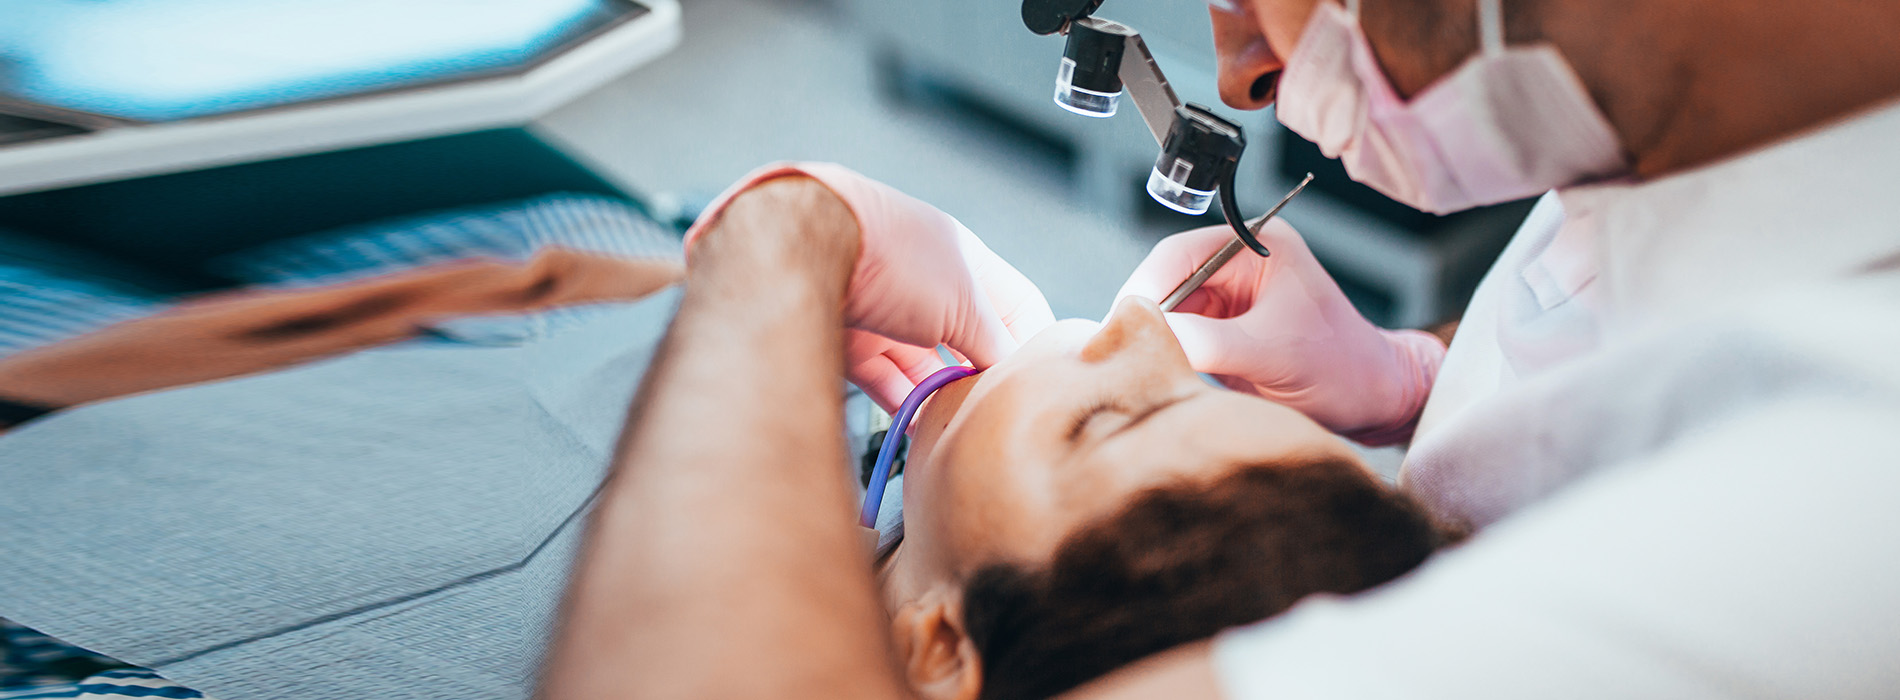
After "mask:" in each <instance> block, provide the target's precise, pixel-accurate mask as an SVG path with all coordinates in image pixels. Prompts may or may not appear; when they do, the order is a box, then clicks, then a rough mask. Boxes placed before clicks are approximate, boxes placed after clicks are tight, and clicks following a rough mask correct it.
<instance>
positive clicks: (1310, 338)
mask: <svg viewBox="0 0 1900 700" xmlns="http://www.w3.org/2000/svg"><path fill="white" fill-rule="evenodd" d="M1233 236H1234V233H1233V230H1232V229H1229V228H1228V227H1226V226H1215V227H1209V228H1203V229H1196V230H1193V231H1188V232H1185V233H1179V234H1175V235H1173V236H1169V237H1168V238H1167V239H1165V240H1163V241H1161V243H1159V244H1157V245H1156V246H1155V248H1154V250H1153V251H1152V252H1150V253H1149V254H1148V258H1147V259H1146V260H1143V261H1142V263H1141V265H1140V266H1139V267H1137V268H1135V272H1134V274H1133V275H1131V276H1130V277H1129V279H1128V282H1127V283H1125V284H1123V285H1122V289H1121V293H1120V294H1119V295H1117V298H1119V297H1121V296H1128V295H1137V296H1142V297H1147V298H1149V299H1161V298H1163V297H1165V296H1167V294H1168V292H1170V291H1173V290H1174V287H1175V285H1178V284H1180V283H1181V281H1182V280H1184V279H1187V276H1188V275H1189V274H1190V273H1192V272H1193V271H1194V268H1195V267H1197V266H1198V265H1200V264H1201V261H1203V260H1206V259H1207V258H1208V256H1210V255H1213V254H1214V251H1216V250H1219V249H1220V247H1221V246H1222V245H1225V244H1226V243H1227V241H1228V239H1231V238H1233ZM1260 239H1261V242H1263V243H1265V244H1266V245H1267V248H1268V249H1269V250H1272V251H1273V255H1272V256H1271V257H1266V258H1262V257H1260V256H1258V255H1254V254H1253V253H1250V252H1245V251H1243V252H1241V254H1240V255H1238V256H1236V257H1235V258H1234V259H1233V261H1232V262H1229V263H1228V264H1227V266H1226V267H1223V268H1221V270H1220V272H1217V273H1215V274H1214V277H1213V278H1212V279H1209V280H1208V281H1207V284H1204V285H1202V286H1201V288H1200V289H1199V290H1197V291H1195V292H1194V293H1193V294H1190V295H1188V297H1187V299H1185V300H1183V301H1182V302H1181V305H1180V306H1179V307H1177V308H1176V309H1175V312H1174V313H1170V314H1168V325H1169V326H1170V327H1172V328H1173V329H1174V334H1175V336H1176V337H1177V338H1179V339H1180V341H1181V347H1182V349H1184V350H1186V351H1187V356H1188V361H1189V362H1190V363H1192V364H1193V365H1194V368H1195V369H1196V370H1198V371H1201V372H1206V373H1208V374H1212V375H1215V376H1217V377H1218V378H1220V380H1221V382H1222V383H1224V384H1226V385H1227V386H1228V387H1229V388H1232V389H1235V390H1237V391H1244V392H1247V393H1250V394H1255V395H1257V396H1261V397H1264V398H1267V399H1271V400H1273V401H1275V402H1278V403H1281V404H1285V405H1287V406H1290V407H1292V408H1294V409H1297V410H1299V411H1300V412H1302V413H1305V414H1306V415H1307V416H1309V417H1311V418H1312V419H1313V420H1315V421H1318V422H1319V423H1320V424H1321V425H1324V426H1326V427H1327V428H1328V429H1330V430H1332V431H1333V432H1336V433H1339V434H1341V435H1345V436H1346V437H1349V438H1352V439H1354V440H1358V441H1360V442H1363V443H1366V444H1368V445H1383V444H1391V443H1396V442H1401V441H1404V440H1406V439H1408V438H1410V437H1411V434H1412V428H1413V427H1414V426H1415V425H1416V424H1417V421H1418V413H1419V410H1420V409H1422V408H1424V406H1425V398H1426V396H1427V395H1428V394H1429V393H1430V392H1431V388H1432V382H1433V380H1435V379H1436V378H1437V375H1438V366H1439V364H1440V363H1442V362H1443V361H1444V359H1445V344H1444V343H1442V342H1440V341H1439V340H1438V338H1436V337H1434V336H1432V335H1431V334H1429V333H1424V332H1421V331H1388V330H1384V329H1381V328H1379V327H1377V326H1374V325H1372V323H1371V322H1370V321H1367V320H1366V318H1365V317H1364V316H1361V315H1360V314H1359V311H1358V310H1357V309H1355V308H1353V306H1352V303H1351V302H1349V301H1347V300H1346V295H1345V294H1343V293H1341V292H1340V291H1339V285H1338V284H1337V283H1335V282H1334V281H1333V278H1332V277H1331V276H1329V275H1327V274H1326V270H1324V269H1322V268H1321V267H1320V265H1319V261H1317V260H1315V259H1313V253H1312V251H1310V250H1308V249H1307V247H1306V241H1304V240H1302V239H1301V238H1300V235H1299V233H1298V232H1296V231H1294V230H1293V227H1292V226H1289V225H1287V224H1286V222H1284V221H1280V220H1279V219H1274V220H1272V221H1270V222H1268V223H1267V225H1266V226H1265V227H1263V228H1262V229H1261V231H1260Z"/></svg>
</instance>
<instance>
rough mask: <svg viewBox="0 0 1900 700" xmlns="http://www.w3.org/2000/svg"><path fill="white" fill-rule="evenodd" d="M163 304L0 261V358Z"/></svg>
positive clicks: (101, 286) (124, 318) (87, 282)
mask: <svg viewBox="0 0 1900 700" xmlns="http://www.w3.org/2000/svg"><path fill="white" fill-rule="evenodd" d="M161 308H164V304H163V302H161V301H159V300H157V299H153V298H149V297H140V296H135V295H133V294H130V293H126V292H123V291H120V290H116V289H112V288H110V287H106V286H104V285H100V284H97V283H94V282H92V281H90V280H83V279H78V278H74V277H67V276H64V275H59V274H55V273H49V272H45V271H41V270H38V269H34V268H32V267H27V266H24V265H14V264H8V263H7V262H6V261H0V356H5V355H9V354H12V353H16V352H19V351H21V350H25V349H28V348H33V347H38V346H40V345H45V344H47V343H52V342H56V341H60V340H65V339H67V338H70V337H73V336H75V335H79V334H81V333H85V332H87V331H91V330H95V329H98V328H102V327H104V326H108V325H111V324H114V323H118V322H120V321H125V320H129V319H134V318H138V317H140V316H145V315H148V314H151V313H153V312H155V311H157V310H159V309H161Z"/></svg>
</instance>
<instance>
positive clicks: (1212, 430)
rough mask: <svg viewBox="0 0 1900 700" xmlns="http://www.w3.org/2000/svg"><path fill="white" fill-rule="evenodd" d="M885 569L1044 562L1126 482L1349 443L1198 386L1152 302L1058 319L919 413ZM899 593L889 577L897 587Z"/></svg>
mask: <svg viewBox="0 0 1900 700" xmlns="http://www.w3.org/2000/svg"><path fill="white" fill-rule="evenodd" d="M915 425H916V429H915V433H914V443H913V448H912V452H911V454H912V457H911V463H910V466H909V467H908V469H907V472H906V474H907V475H906V476H905V480H904V500H905V507H904V520H905V541H904V543H903V545H902V546H901V548H900V550H899V553H898V554H897V556H896V558H895V559H893V561H892V562H891V564H890V567H891V572H892V573H893V575H895V576H898V577H901V578H903V579H908V580H910V581H913V582H918V581H927V580H935V581H940V582H941V581H960V580H961V579H962V578H963V577H964V576H965V575H967V574H968V573H970V572H971V571H973V570H975V569H976V568H978V567H981V566H983V565H985V564H989V563H994V562H997V561H1005V560H1006V561H1014V562H1019V563H1025V564H1031V565H1033V564H1037V563H1041V562H1044V561H1046V560H1047V559H1048V557H1049V556H1050V555H1051V554H1052V553H1053V552H1054V550H1055V548H1056V546H1057V545H1058V544H1059V543H1060V542H1061V540H1062V539H1063V538H1064V537H1065V536H1066V535H1067V534H1069V533H1070V532H1072V531H1074V530H1076V529H1077V528H1078V527H1080V526H1082V525H1083V524H1085V523H1086V522H1088V521H1090V520H1092V519H1094V518H1098V517H1104V516H1107V515H1110V514H1112V513H1114V512H1115V511H1116V510H1118V508H1119V507H1120V506H1121V505H1122V504H1123V503H1124V502H1126V501H1127V500H1128V499H1129V498H1130V497H1132V496H1133V495H1134V494H1136V493H1137V492H1139V491H1141V490H1144V489H1146V488H1149V487H1153V486H1158V485H1161V484H1164V483H1168V482H1171V481H1174V480H1179V479H1188V480H1197V481H1198V480H1203V479H1216V478H1219V477H1220V476H1223V475H1225V474H1227V473H1229V472H1231V471H1233V470H1235V469H1238V468H1241V467H1243V466H1248V465H1259V464H1272V463H1276V462H1282V461H1290V460H1293V459H1295V458H1302V457H1313V456H1322V455H1339V456H1344V457H1345V458H1347V459H1352V457H1351V455H1352V452H1351V451H1350V449H1349V448H1347V447H1346V446H1345V444H1344V443H1343V442H1341V441H1340V440H1339V439H1337V438H1335V437H1333V436H1332V435H1331V434H1330V433H1328V432H1326V431H1325V429H1323V428H1321V427H1319V425H1318V424H1315V423H1314V422H1312V421H1311V420H1308V419H1307V418H1306V417H1305V416H1303V415H1301V414H1299V413H1298V412H1295V411H1293V410H1291V409H1288V408H1285V407H1283V406H1280V405H1278V404H1275V403H1272V402H1269V401H1265V400H1262V399H1259V398H1256V397H1253V396H1248V395H1244V394H1239V393H1235V392H1232V391H1228V390H1225V389H1219V388H1216V387H1213V386H1210V385H1208V384H1207V383H1206V382H1204V381H1202V380H1201V378H1200V377H1199V376H1198V375H1196V374H1195V373H1194V371H1193V370H1192V369H1191V368H1190V367H1189V366H1188V361H1187V357H1186V356H1185V355H1184V354H1182V351H1181V347H1180V344H1179V343H1178V342H1177V341H1176V340H1175V339H1174V335H1173V333H1172V332H1171V331H1169V329H1168V326H1167V324H1166V322H1165V321H1164V320H1163V318H1162V316H1161V312H1160V310H1159V309H1157V308H1156V307H1155V305H1154V303H1153V302H1150V301H1147V300H1144V299H1128V300H1124V301H1123V302H1122V303H1121V304H1120V305H1118V306H1117V307H1116V309H1115V311H1114V313H1112V314H1111V315H1110V316H1109V318H1108V320H1107V321H1106V322H1104V323H1101V324H1097V323H1094V322H1090V321H1080V320H1076V321H1063V322H1061V323H1058V324H1056V325H1055V326H1053V327H1051V328H1049V329H1048V330H1046V331H1044V332H1043V333H1041V334H1039V335H1037V336H1036V337H1035V338H1033V339H1031V340H1030V341H1029V342H1028V343H1026V344H1024V346H1023V348H1022V349H1021V350H1019V351H1018V352H1017V353H1016V354H1015V355H1013V356H1011V357H1010V358H1009V359H1008V360H1007V361H1005V362H1003V363H1001V364H999V365H997V366H996V367H994V368H991V369H990V370H989V371H986V372H984V373H983V374H980V375H977V376H975V377H972V378H970V379H965V380H962V381H960V382H957V383H956V384H953V385H951V386H949V387H946V388H944V389H943V390H941V391H939V392H938V393H937V394H935V395H934V396H933V397H932V399H931V401H930V403H929V404H928V405H926V406H925V407H924V410H923V412H922V413H921V414H920V415H919V416H918V418H917V420H916V422H915ZM895 593H896V595H898V596H899V597H900V598H901V597H902V596H903V593H902V592H895Z"/></svg>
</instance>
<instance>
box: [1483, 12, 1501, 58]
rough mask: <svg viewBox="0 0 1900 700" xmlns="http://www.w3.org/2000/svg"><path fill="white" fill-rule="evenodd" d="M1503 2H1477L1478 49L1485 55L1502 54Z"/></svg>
mask: <svg viewBox="0 0 1900 700" xmlns="http://www.w3.org/2000/svg"><path fill="white" fill-rule="evenodd" d="M1503 2H1504V0H1478V48H1479V50H1481V51H1483V52H1484V53H1485V54H1486V55H1495V54H1500V53H1503V52H1504V8H1503V7H1502V4H1503Z"/></svg>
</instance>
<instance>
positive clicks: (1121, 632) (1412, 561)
mask: <svg viewBox="0 0 1900 700" xmlns="http://www.w3.org/2000/svg"><path fill="white" fill-rule="evenodd" d="M917 426H918V427H917V428H916V431H915V446H914V447H913V450H912V455H913V458H912V465H911V467H910V469H909V470H908V472H907V475H906V477H905V481H904V496H905V511H904V516H905V524H904V527H905V538H904V540H903V542H902V543H901V544H900V545H898V546H897V548H896V550H895V551H894V552H892V553H891V554H889V555H888V558H887V559H886V560H885V561H884V562H883V564H882V571H881V578H882V580H883V585H884V592H885V598H886V605H887V607H888V609H889V610H890V611H891V625H892V632H893V638H894V640H895V645H896V649H897V654H898V659H899V662H900V664H901V666H902V668H903V669H904V671H905V673H906V675H907V677H908V680H909V681H910V684H911V686H912V687H913V688H914V690H915V691H916V693H917V694H918V695H919V696H922V697H925V698H941V699H945V700H949V699H953V698H954V699H969V698H984V699H986V700H987V699H1008V698H1040V697H1049V696H1053V695H1056V694H1059V693H1062V692H1064V691H1067V690H1069V689H1072V688H1074V687H1076V686H1078V685H1080V684H1082V683H1084V682H1086V681H1088V680H1091V679H1093V678H1095V677H1097V676H1100V675H1103V674H1105V673H1107V672H1108V671H1111V670H1113V669H1115V668H1118V667H1120V666H1122V665H1124V664H1126V663H1130V662H1133V661H1135V660H1137V659H1140V658H1142V657H1145V656H1148V655H1150V654H1153V653H1156V652H1159V651H1163V650H1166V649H1169V648H1172V647H1174V646H1176V645H1179V644H1182V643H1186V642H1190V641H1194V640H1198V639H1204V638H1207V637H1210V636H1212V635H1213V634H1214V633H1216V632H1219V631H1220V630H1222V629H1224V628H1227V627H1231V626H1236V625H1241V624H1245V623H1249V622H1253V621H1256V620H1260V619H1263V618H1266V617H1269V616H1271V615H1274V614H1277V613H1279V612H1281V611H1283V610H1285V609H1287V608H1288V607H1289V606H1291V605H1292V604H1293V603H1294V602H1296V601H1298V600H1299V599H1300V598H1302V597H1304V596H1306V595H1309V594H1314V593H1342V594H1343V593H1353V592H1356V591H1361V590H1365V589H1368V588H1371V587H1373V586H1377V585H1379V584H1381V583H1384V582H1386V581H1389V580H1392V579H1394V578H1396V577H1398V576H1400V575H1402V574H1404V573H1405V572H1407V571H1409V570H1411V569H1412V568H1413V567H1415V566H1417V565H1418V564H1419V563H1420V562H1422V561H1424V560H1425V558H1426V557H1427V556H1429V555H1430V554H1431V553H1432V551H1433V550H1434V549H1436V548H1437V547H1439V546H1440V545H1441V544H1443V543H1444V542H1445V541H1446V537H1445V536H1444V535H1443V534H1441V533H1440V531H1439V530H1437V529H1436V528H1435V527H1434V526H1433V523H1432V522H1431V521H1430V519H1429V518H1428V516H1427V515H1426V514H1425V511H1424V510H1423V509H1422V508H1420V507H1419V506H1418V505H1417V504H1415V503H1413V502H1412V501H1411V500H1410V499H1409V498H1407V497H1405V496H1404V495H1402V494H1400V493H1398V492H1396V491H1394V490H1393V489H1391V488H1389V487H1387V486H1385V485H1384V484H1383V483H1382V482H1381V481H1380V480H1379V479H1378V477H1377V476H1375V475H1374V474H1373V473H1372V472H1371V471H1369V470H1368V469H1366V468H1365V467H1364V466H1363V464H1362V463H1361V462H1360V461H1359V459H1358V458H1357V457H1356V456H1355V454H1354V452H1353V451H1352V450H1351V449H1349V448H1348V447H1347V446H1346V445H1345V443H1343V442H1342V441H1341V440H1340V439H1338V438H1336V437H1334V436H1332V435H1331V434H1330V433H1328V432H1327V431H1326V430H1324V429H1323V428H1321V427H1320V426H1319V425H1318V424H1316V423H1314V422H1313V421H1311V420H1309V419H1307V418H1306V417H1304V416H1303V415H1301V414H1299V413H1297V412H1295V411H1293V410H1291V409H1288V408H1285V407H1282V406H1280V405H1278V404H1274V403H1271V402H1268V401H1264V400H1261V399H1258V398H1255V397H1252V396H1248V395H1244V394H1239V393H1235V392H1232V391H1227V390H1224V389H1219V388H1215V387H1213V386H1210V385H1209V384H1207V383H1206V382H1204V381H1202V380H1201V378H1200V377H1199V376H1198V375H1196V374H1195V373H1194V372H1193V370H1191V369H1190V368H1189V367H1188V362H1187V358H1186V357H1185V356H1184V355H1183V354H1182V351H1181V349H1180V346H1179V344H1178V343H1177V342H1176V341H1175V340H1174V336H1173V335H1172V334H1171V332H1170V331H1169V329H1168V327H1167V325H1166V324H1165V322H1164V321H1163V320H1162V317H1161V314H1160V312H1159V311H1158V310H1157V309H1156V308H1155V306H1154V305H1153V304H1152V303H1151V302H1147V301H1145V300H1135V299H1130V300H1125V301H1124V302H1123V303H1122V304H1120V305H1119V306H1117V307H1116V309H1115V311H1114V312H1113V313H1112V314H1111V315H1110V317H1109V318H1108V320H1107V321H1106V322H1105V323H1103V324H1100V325H1098V324H1095V323H1092V322H1087V321H1064V322H1061V323H1058V324H1056V325H1055V326H1053V327H1051V328H1049V329H1048V330H1045V331H1043V332H1042V333H1041V334H1040V335H1038V336H1036V337H1035V338H1034V339H1032V340H1031V341H1029V342H1028V343H1027V344H1025V345H1024V347H1023V348H1022V349H1021V350H1020V351H1018V352H1017V353H1016V354H1015V355H1013V356H1011V357H1010V358H1009V359H1008V360H1006V361H1005V362H1003V363H1002V364H1000V365H997V366H996V367H994V368H992V369H990V370H989V371H987V372H985V373H983V374H980V375H977V376H975V377H972V378H969V379H966V380H963V381H960V382H958V383H956V384H953V385H951V386H948V387H945V388H944V389H943V390H941V391H940V392H939V393H937V394H936V395H935V396H934V397H933V398H932V400H931V401H930V403H929V404H927V405H926V407H925V408H924V410H923V411H922V413H921V414H920V416H919V419H918V421H917Z"/></svg>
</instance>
